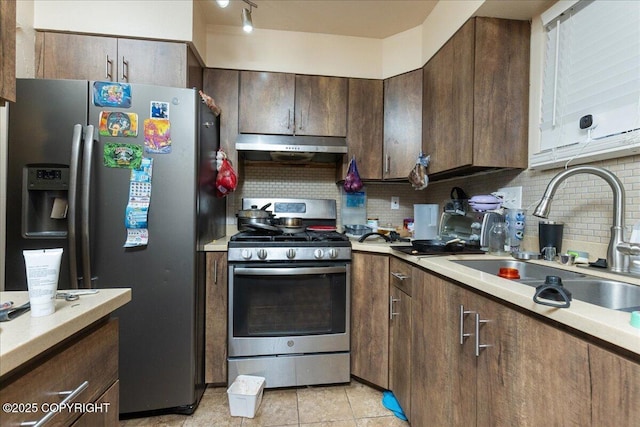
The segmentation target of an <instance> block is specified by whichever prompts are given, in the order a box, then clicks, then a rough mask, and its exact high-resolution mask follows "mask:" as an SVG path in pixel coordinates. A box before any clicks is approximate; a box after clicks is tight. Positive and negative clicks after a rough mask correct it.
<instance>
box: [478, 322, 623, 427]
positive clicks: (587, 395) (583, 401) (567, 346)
mask: <svg viewBox="0 0 640 427" xmlns="http://www.w3.org/2000/svg"><path fill="white" fill-rule="evenodd" d="M513 329H514V331H516V330H517V334H518V349H517V366H516V367H515V369H514V370H513V371H512V372H511V373H510V378H511V382H513V383H514V385H517V388H516V389H514V390H512V393H513V395H512V397H511V398H510V399H509V400H503V401H502V402H500V401H498V400H496V401H495V402H492V403H491V404H492V407H493V410H494V411H495V412H494V415H493V416H492V418H491V419H492V420H493V421H496V420H499V419H501V418H498V415H497V414H499V413H500V411H505V410H509V411H512V412H514V413H513V414H510V416H509V418H507V416H506V415H505V416H504V418H502V419H505V420H507V419H510V420H511V421H514V420H517V422H511V423H508V422H505V423H501V424H502V425H521V426H532V427H534V426H540V425H545V426H568V425H573V426H589V425H593V426H604V425H625V424H624V423H623V424H618V423H614V422H611V420H609V419H607V420H605V421H603V422H601V423H595V424H592V416H593V413H594V412H593V411H594V410H595V409H592V406H591V390H592V388H593V387H594V384H592V382H591V380H590V372H589V371H590V369H589V361H590V358H591V356H590V354H589V349H588V344H587V343H586V342H585V341H583V340H581V339H578V338H576V337H574V336H573V335H571V334H569V333H567V332H565V331H562V330H560V329H557V328H555V327H553V326H551V325H548V324H546V323H543V322H542V321H540V320H539V319H536V318H533V317H530V316H528V315H525V314H520V315H518V321H517V322H516V324H514V326H513ZM505 373H506V372H505ZM606 375H613V372H607V374H606ZM505 378H506V376H504V375H503V379H505ZM487 381H489V379H488V378H487ZM488 384H492V382H489V383H488ZM484 392H485V393H487V392H488V391H487V390H485V391H484ZM498 404H501V405H502V406H503V407H502V408H500V407H498V406H497V405H498ZM619 404H620V401H616V403H615V405H616V407H615V408H611V411H616V410H618V409H619V406H618V405H619ZM516 416H517V418H516ZM479 425H480V424H479ZM489 425H491V424H489ZM493 425H497V424H495V422H494V423H493Z"/></svg>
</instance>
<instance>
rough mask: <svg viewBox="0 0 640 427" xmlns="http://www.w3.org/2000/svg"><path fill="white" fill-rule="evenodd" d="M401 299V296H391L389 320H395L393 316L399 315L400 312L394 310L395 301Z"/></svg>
mask: <svg viewBox="0 0 640 427" xmlns="http://www.w3.org/2000/svg"><path fill="white" fill-rule="evenodd" d="M398 301H400V299H399V298H394V297H393V295H391V296H390V297H389V320H393V316H397V315H399V314H400V312H395V311H393V303H394V302H398Z"/></svg>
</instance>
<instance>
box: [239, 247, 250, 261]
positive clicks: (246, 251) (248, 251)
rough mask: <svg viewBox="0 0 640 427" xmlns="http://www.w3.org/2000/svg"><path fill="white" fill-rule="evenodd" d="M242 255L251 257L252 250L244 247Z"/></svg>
mask: <svg viewBox="0 0 640 427" xmlns="http://www.w3.org/2000/svg"><path fill="white" fill-rule="evenodd" d="M240 256H241V257H242V258H244V259H251V251H250V250H249V249H243V250H242V253H241V254H240Z"/></svg>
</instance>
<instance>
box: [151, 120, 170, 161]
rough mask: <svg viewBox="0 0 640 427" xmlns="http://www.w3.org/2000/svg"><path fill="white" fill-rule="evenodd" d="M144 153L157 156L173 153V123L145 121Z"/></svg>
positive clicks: (167, 121)
mask: <svg viewBox="0 0 640 427" xmlns="http://www.w3.org/2000/svg"><path fill="white" fill-rule="evenodd" d="M144 151H145V153H156V154H168V153H170V152H171V123H170V122H169V120H164V119H145V120H144Z"/></svg>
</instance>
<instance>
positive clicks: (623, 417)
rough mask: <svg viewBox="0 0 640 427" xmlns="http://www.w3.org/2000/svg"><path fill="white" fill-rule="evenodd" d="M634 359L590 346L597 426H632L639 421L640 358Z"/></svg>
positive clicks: (594, 413)
mask: <svg viewBox="0 0 640 427" xmlns="http://www.w3.org/2000/svg"><path fill="white" fill-rule="evenodd" d="M633 357H634V360H630V359H626V358H624V357H622V356H619V355H617V354H614V353H612V352H610V351H608V350H605V349H602V348H600V347H598V346H595V345H593V344H590V345H589V364H590V368H591V369H590V373H591V390H592V396H591V398H592V404H591V415H592V420H593V425H594V426H604V425H610V426H630V425H633V424H634V423H636V424H637V422H638V420H640V360H639V359H640V357H639V356H638V355H635V356H633Z"/></svg>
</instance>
